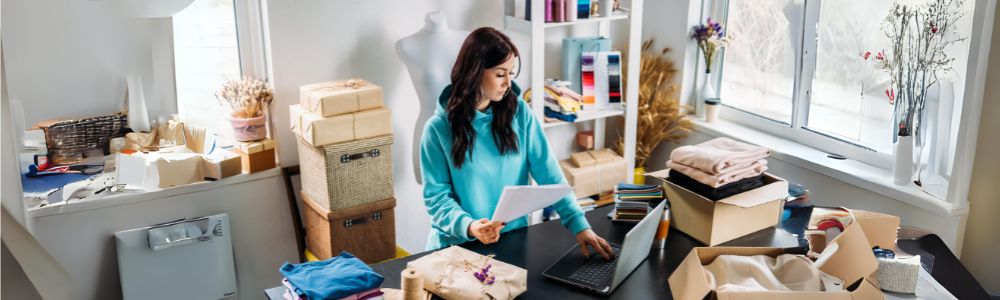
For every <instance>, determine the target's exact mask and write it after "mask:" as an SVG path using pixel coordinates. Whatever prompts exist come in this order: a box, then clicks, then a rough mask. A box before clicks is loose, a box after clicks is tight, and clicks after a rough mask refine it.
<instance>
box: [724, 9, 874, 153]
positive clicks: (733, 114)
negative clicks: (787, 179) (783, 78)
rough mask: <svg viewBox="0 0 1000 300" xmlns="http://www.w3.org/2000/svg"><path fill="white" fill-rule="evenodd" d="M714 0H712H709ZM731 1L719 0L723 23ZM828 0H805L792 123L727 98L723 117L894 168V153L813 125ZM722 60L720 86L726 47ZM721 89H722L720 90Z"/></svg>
mask: <svg viewBox="0 0 1000 300" xmlns="http://www.w3.org/2000/svg"><path fill="white" fill-rule="evenodd" d="M707 1H711V0H707ZM729 1H730V0H719V1H717V2H716V3H719V4H721V5H719V10H720V14H721V16H722V17H721V18H720V19H722V20H723V22H728V18H729ZM823 1H824V0H803V8H802V10H803V18H802V22H803V24H802V26H801V28H802V32H800V33H797V34H799V35H800V36H801V39H800V40H799V41H800V43H799V45H798V48H797V49H794V51H793V52H794V53H795V55H796V57H795V75H794V76H795V78H796V80H795V82H794V84H793V91H792V94H793V95H794V97H793V99H792V115H791V123H790V124H788V123H784V122H781V121H777V120H773V119H770V118H766V117H764V116H760V115H758V114H755V113H752V112H748V111H745V110H742V109H740V108H738V107H733V106H729V105H728V104H726V102H725V99H722V100H723V101H722V104H723V105H724V106H725V108H726V109H723V110H721V113H720V117H721V118H722V119H725V120H728V121H731V122H733V123H736V124H740V125H743V126H748V127H750V128H754V129H757V130H760V131H763V132H766V133H769V134H773V135H776V136H781V137H784V138H786V139H789V140H792V141H795V142H797V143H800V144H803V145H806V146H809V147H812V148H816V149H818V150H821V151H823V152H826V153H829V154H835V155H839V156H843V157H845V158H848V159H853V160H857V161H860V162H863V163H866V164H869V165H873V166H876V167H879V168H882V169H892V162H893V157H894V156H893V153H885V152H878V151H877V150H875V149H873V148H870V147H867V146H865V145H862V144H860V143H858V142H857V141H853V140H851V139H847V138H843V137H838V136H836V135H834V134H830V133H826V132H822V131H819V130H816V129H811V128H809V127H808V126H807V125H808V119H809V105H810V102H811V97H812V88H813V87H812V82H813V78H814V76H815V73H816V51H817V50H816V49H817V46H818V43H817V38H818V36H817V28H818V25H819V22H820V10H821V8H822V4H823ZM720 55H721V57H720V58H721V60H719V61H720V63H719V64H718V66H717V67H716V68H718V69H719V70H718V71H717V72H712V74H713V78H709V79H707V80H712V81H713V83H715V85H714V86H715V87H716V89H719V87H721V84H722V78H723V76H725V70H724V68H723V63H721V62H723V61H725V49H723V50H722V52H721V53H720ZM717 92H718V91H717Z"/></svg>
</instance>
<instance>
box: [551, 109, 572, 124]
mask: <svg viewBox="0 0 1000 300" xmlns="http://www.w3.org/2000/svg"><path fill="white" fill-rule="evenodd" d="M545 116H546V117H549V118H554V119H557V120H560V121H566V122H576V115H574V114H564V113H561V112H557V111H554V110H552V109H551V108H548V107H545Z"/></svg>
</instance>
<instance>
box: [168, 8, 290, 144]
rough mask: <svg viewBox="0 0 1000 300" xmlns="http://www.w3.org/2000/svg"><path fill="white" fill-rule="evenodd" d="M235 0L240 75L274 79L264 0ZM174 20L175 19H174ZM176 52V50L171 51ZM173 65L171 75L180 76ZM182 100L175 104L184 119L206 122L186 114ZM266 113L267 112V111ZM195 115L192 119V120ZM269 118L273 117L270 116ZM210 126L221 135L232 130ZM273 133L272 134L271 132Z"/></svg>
mask: <svg viewBox="0 0 1000 300" xmlns="http://www.w3.org/2000/svg"><path fill="white" fill-rule="evenodd" d="M232 1H233V19H234V20H235V24H234V26H235V27H236V45H237V52H238V55H239V67H240V76H253V77H255V78H259V79H262V80H264V81H265V82H271V71H270V60H269V55H268V53H269V52H270V48H269V47H268V45H269V43H268V42H267V41H268V35H267V30H266V29H267V22H266V15H265V13H264V12H265V11H266V6H265V4H264V2H263V0H249V1H245V0H232ZM171 22H173V20H172V21H171ZM173 39H174V37H173V32H172V31H171V44H173ZM171 51H173V50H171ZM175 55H176V54H174V53H172V54H171V59H173V58H174V57H175ZM171 67H172V68H173V70H172V72H171V73H172V75H173V76H177V69H176V65H172V66H171ZM176 89H177V80H176V77H175V78H174V90H175V91H174V95H175V96H176V95H177V93H176ZM182 105H183V103H182V102H181V101H180V99H174V106H175V109H176V110H177V112H178V115H179V116H180V117H181V119H182V120H184V121H189V120H190V121H192V122H197V121H206V120H203V118H197V117H193V116H191V115H188V114H185V113H184V111H185V110H184V109H183V108H182V107H181V106H182ZM265 113H266V112H265ZM191 118H193V119H191ZM268 118H270V117H268ZM212 121H214V120H208V121H206V122H201V123H206V124H208V123H212V124H216V123H217V122H212ZM268 126H269V127H268V131H269V133H273V132H274V130H273V128H271V127H270V126H271V125H270V124H269V125H268ZM210 127H211V128H208V129H209V130H210V131H216V132H217V133H219V134H220V136H223V137H225V136H228V132H229V131H230V129H228V128H225V127H224V126H222V125H221V124H220V125H216V126H210ZM271 136H273V134H272V135H271Z"/></svg>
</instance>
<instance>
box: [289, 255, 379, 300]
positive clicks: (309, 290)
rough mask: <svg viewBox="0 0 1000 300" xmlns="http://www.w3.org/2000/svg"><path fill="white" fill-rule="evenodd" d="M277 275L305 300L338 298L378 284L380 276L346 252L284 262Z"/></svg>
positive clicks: (375, 286) (372, 287) (376, 286)
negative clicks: (311, 259)
mask: <svg viewBox="0 0 1000 300" xmlns="http://www.w3.org/2000/svg"><path fill="white" fill-rule="evenodd" d="M280 270H281V274H283V275H285V278H288V282H290V283H291V284H292V285H294V286H295V287H296V288H298V289H299V290H300V291H301V292H302V293H303V294H304V295H305V296H306V298H308V299H340V298H344V297H347V296H350V295H354V294H357V293H359V292H363V291H367V290H370V289H374V288H378V287H381V286H382V281H384V280H385V279H384V278H382V275H379V274H378V273H375V271H373V270H372V268H369V267H368V265H366V264H365V263H364V262H362V261H361V260H359V259H357V258H355V257H354V255H351V254H350V253H347V252H341V253H340V255H338V256H334V257H331V258H329V259H326V260H321V261H311V262H305V263H301V264H289V263H287V262H286V263H285V264H284V265H282V266H281V269H280Z"/></svg>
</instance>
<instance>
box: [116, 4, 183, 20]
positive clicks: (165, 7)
mask: <svg viewBox="0 0 1000 300" xmlns="http://www.w3.org/2000/svg"><path fill="white" fill-rule="evenodd" d="M112 2H113V3H114V6H115V7H116V8H117V9H118V11H119V12H120V13H121V14H123V15H125V16H127V17H133V18H169V17H172V16H173V15H174V14H176V13H177V12H180V11H181V10H183V9H184V8H186V7H188V5H191V3H192V2H194V0H112Z"/></svg>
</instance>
